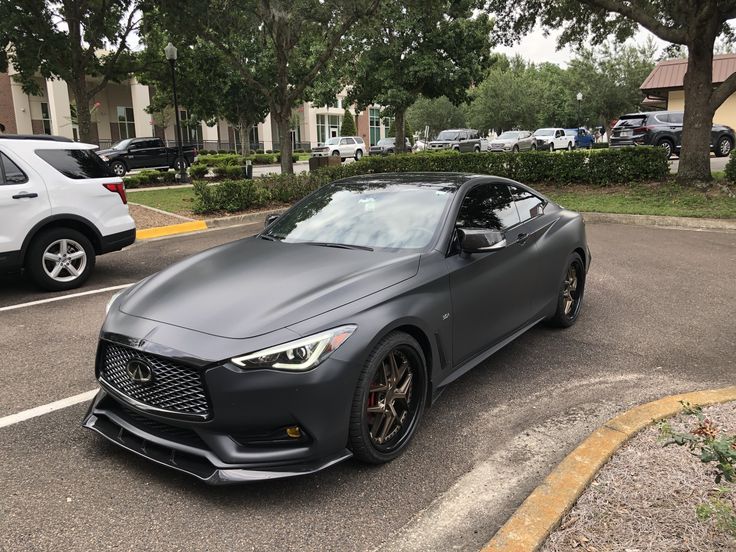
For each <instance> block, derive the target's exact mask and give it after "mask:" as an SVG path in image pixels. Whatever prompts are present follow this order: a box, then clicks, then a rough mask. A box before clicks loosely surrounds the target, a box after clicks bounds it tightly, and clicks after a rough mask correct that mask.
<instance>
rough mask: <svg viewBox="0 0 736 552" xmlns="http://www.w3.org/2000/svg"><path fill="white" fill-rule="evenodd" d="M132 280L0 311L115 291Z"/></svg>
mask: <svg viewBox="0 0 736 552" xmlns="http://www.w3.org/2000/svg"><path fill="white" fill-rule="evenodd" d="M133 283H134V282H131V283H130V284H122V285H119V286H110V287H106V288H101V289H93V290H90V291H80V292H79V293H70V294H69V295H60V296H58V297H51V298H49V299H39V300H38V301H30V302H28V303H18V304H17V305H9V306H7V307H0V312H5V311H11V310H15V309H24V308H26V307H34V306H36V305H44V304H46V303H54V302H56V301H63V300H64V299H74V298H76V297H84V296H85V295H94V294H96V293H105V292H108V291H117V290H119V289H125V288H127V287H130V286H132V285H133Z"/></svg>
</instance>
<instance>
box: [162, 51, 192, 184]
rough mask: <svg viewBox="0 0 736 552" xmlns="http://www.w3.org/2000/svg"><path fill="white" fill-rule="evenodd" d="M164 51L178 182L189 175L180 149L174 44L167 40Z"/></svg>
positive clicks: (186, 180) (186, 179)
mask: <svg viewBox="0 0 736 552" xmlns="http://www.w3.org/2000/svg"><path fill="white" fill-rule="evenodd" d="M164 53H165V54H166V59H167V60H169V65H170V66H171V84H172V87H173V89H174V112H175V113H176V155H177V157H176V163H175V164H174V167H176V166H177V164H178V169H179V182H181V183H182V184H183V183H186V182H189V176H187V168H186V162H185V161H184V155H183V153H182V151H181V123H180V121H179V101H178V100H177V98H176V69H175V68H176V46H174V45H173V44H172V43H171V42H169V43H168V44H167V45H166V48H164Z"/></svg>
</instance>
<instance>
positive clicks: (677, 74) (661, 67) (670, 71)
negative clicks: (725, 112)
mask: <svg viewBox="0 0 736 552" xmlns="http://www.w3.org/2000/svg"><path fill="white" fill-rule="evenodd" d="M686 71H687V59H668V60H666V61H660V62H659V63H658V64H657V65H656V67H655V68H654V69H652V72H651V73H649V76H648V77H647V78H646V79H645V80H644V83H643V84H642V85H641V86H640V87H639V88H640V89H641V90H645V91H646V90H666V89H671V88H682V86H683V80H684V78H685V72H686ZM732 73H736V54H722V55H718V56H714V57H713V84H719V83H721V82H723V81H724V80H726V79H727V78H728V77H729V76H730V75H731V74H732Z"/></svg>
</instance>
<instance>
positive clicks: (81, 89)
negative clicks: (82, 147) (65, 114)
mask: <svg viewBox="0 0 736 552" xmlns="http://www.w3.org/2000/svg"><path fill="white" fill-rule="evenodd" d="M72 94H73V95H74V101H75V103H76V106H77V127H78V129H79V141H80V142H86V143H91V142H92V140H93V138H94V137H93V136H92V116H91V115H90V113H89V98H88V97H87V81H86V79H85V76H84V75H81V77H80V76H77V77H76V78H75V79H74V82H73V83H72ZM69 124H73V121H69Z"/></svg>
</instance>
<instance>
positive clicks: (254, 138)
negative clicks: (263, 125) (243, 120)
mask: <svg viewBox="0 0 736 552" xmlns="http://www.w3.org/2000/svg"><path fill="white" fill-rule="evenodd" d="M249 140H250V145H251V146H252V147H254V148H255V149H258V143H259V142H260V140H259V139H258V125H253V126H252V127H251V129H250V137H249Z"/></svg>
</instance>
